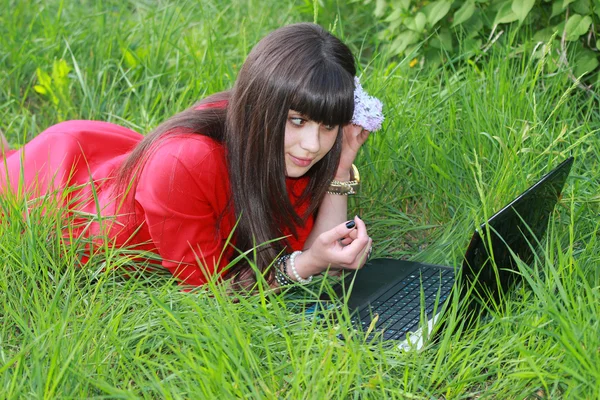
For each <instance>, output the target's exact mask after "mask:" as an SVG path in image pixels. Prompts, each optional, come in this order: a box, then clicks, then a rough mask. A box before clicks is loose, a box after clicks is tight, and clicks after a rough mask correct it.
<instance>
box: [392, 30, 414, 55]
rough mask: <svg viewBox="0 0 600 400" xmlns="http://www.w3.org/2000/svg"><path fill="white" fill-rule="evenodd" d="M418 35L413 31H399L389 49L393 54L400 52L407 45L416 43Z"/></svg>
mask: <svg viewBox="0 0 600 400" xmlns="http://www.w3.org/2000/svg"><path fill="white" fill-rule="evenodd" d="M419 37H420V35H419V34H418V33H417V32H415V31H404V32H401V33H400V34H398V36H396V39H394V41H393V42H392V44H391V45H390V51H391V52H392V53H393V54H402V53H403V52H404V50H406V48H407V47H408V46H409V45H411V44H415V43H417V42H418V41H419Z"/></svg>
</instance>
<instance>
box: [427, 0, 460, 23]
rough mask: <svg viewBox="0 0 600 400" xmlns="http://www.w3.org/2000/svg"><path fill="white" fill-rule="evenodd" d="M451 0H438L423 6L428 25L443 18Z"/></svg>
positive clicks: (448, 9)
mask: <svg viewBox="0 0 600 400" xmlns="http://www.w3.org/2000/svg"><path fill="white" fill-rule="evenodd" d="M452 1H453V0H438V1H434V2H433V3H430V4H428V5H427V6H425V7H423V12H425V14H426V15H427V22H429V26H432V27H433V26H434V25H435V24H437V23H438V21H439V20H441V19H442V18H444V17H445V16H446V14H448V11H450V7H451V6H452Z"/></svg>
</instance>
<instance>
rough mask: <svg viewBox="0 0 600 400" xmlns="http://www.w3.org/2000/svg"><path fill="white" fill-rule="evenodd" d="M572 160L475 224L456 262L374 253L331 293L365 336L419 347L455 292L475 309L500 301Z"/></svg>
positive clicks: (529, 252) (540, 231) (527, 257)
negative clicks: (453, 264) (345, 303)
mask: <svg viewBox="0 0 600 400" xmlns="http://www.w3.org/2000/svg"><path fill="white" fill-rule="evenodd" d="M572 164H573V157H570V158H568V159H567V160H565V161H564V162H562V163H561V164H560V165H559V166H558V167H556V168H555V169H554V170H552V171H551V172H549V173H548V174H546V175H545V176H544V177H542V178H541V179H540V180H539V181H538V182H537V183H536V184H534V185H533V186H531V187H530V188H529V189H527V190H526V191H525V192H524V193H523V194H521V195H520V196H518V197H517V198H516V199H515V200H513V201H512V202H510V204H508V205H507V206H506V207H504V208H503V209H502V210H500V211H499V212H497V213H496V214H494V216H492V217H491V218H490V219H489V220H488V221H487V223H484V224H482V225H481V226H480V228H479V229H477V230H475V232H474V233H473V237H472V238H471V242H470V244H469V246H468V248H467V251H466V253H465V256H464V260H463V263H462V266H461V267H460V268H454V267H448V266H442V265H432V264H426V263H421V262H414V261H402V260H395V259H387V258H380V259H373V260H371V261H369V262H368V263H367V264H366V265H365V266H364V267H363V269H361V270H359V271H355V272H346V273H345V274H344V278H343V279H342V281H341V282H340V283H339V284H338V285H336V286H335V287H334V289H335V292H336V295H337V296H338V297H339V298H344V297H345V296H347V298H348V307H349V309H350V311H351V312H352V316H353V321H354V323H355V324H356V325H357V326H359V327H360V328H361V329H363V330H365V331H367V330H368V331H370V332H371V333H370V337H368V338H367V339H371V337H373V336H374V337H382V338H383V339H386V340H398V341H400V345H401V346H402V347H404V346H409V347H410V346H412V347H413V348H414V347H417V348H419V347H420V346H421V345H422V344H423V332H422V329H423V327H426V329H427V330H428V331H429V332H431V331H432V330H433V329H434V328H435V324H436V321H438V319H439V317H440V316H441V314H442V313H443V312H444V310H445V309H446V305H447V304H448V303H449V302H450V297H451V293H453V292H452V291H453V290H454V291H455V292H454V293H456V294H457V296H459V297H460V298H461V299H464V298H466V297H469V298H471V297H472V298H473V299H477V301H472V302H471V301H468V302H466V303H468V304H471V305H470V306H469V307H471V308H473V307H472V305H473V304H476V303H477V304H481V302H489V301H499V300H500V299H501V296H502V294H503V293H506V291H507V290H508V289H509V288H510V287H511V286H512V284H513V283H515V282H516V281H517V279H518V277H519V273H518V272H519V270H518V267H517V264H516V259H517V258H518V259H520V260H521V261H522V262H524V263H527V264H529V263H530V262H531V261H532V260H533V258H534V256H535V251H536V250H535V249H536V247H537V244H538V243H539V242H540V241H541V239H542V237H543V236H544V234H545V232H546V228H547V226H548V220H549V218H550V215H551V213H552V211H553V209H554V207H555V205H556V203H557V201H558V199H559V197H560V193H561V191H562V189H563V186H564V184H565V181H566V179H567V176H568V175H569V171H570V170H571V166H572ZM323 300H326V298H323ZM422 317H423V318H427V323H425V321H421V319H422ZM436 329H438V330H439V327H438V328H436Z"/></svg>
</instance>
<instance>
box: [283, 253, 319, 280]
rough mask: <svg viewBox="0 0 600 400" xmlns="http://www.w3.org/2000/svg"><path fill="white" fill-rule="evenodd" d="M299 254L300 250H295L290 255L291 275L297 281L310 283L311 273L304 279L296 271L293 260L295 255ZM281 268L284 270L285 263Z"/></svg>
mask: <svg viewBox="0 0 600 400" xmlns="http://www.w3.org/2000/svg"><path fill="white" fill-rule="evenodd" d="M299 254H302V252H301V251H295V252H293V253H292V255H291V256H290V269H291V271H292V275H293V276H294V278H295V279H296V281H298V283H301V284H303V285H306V284H307V283H310V282H311V281H312V279H313V277H312V275H311V276H309V277H308V278H307V279H304V278H302V277H301V276H300V274H299V273H298V271H296V264H295V260H296V256H298V255H299ZM283 269H284V270H285V264H284V266H283Z"/></svg>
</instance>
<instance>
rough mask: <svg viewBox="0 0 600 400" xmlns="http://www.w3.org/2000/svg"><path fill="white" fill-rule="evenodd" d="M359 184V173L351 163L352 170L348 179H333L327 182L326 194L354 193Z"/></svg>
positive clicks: (347, 194) (343, 194)
mask: <svg viewBox="0 0 600 400" xmlns="http://www.w3.org/2000/svg"><path fill="white" fill-rule="evenodd" d="M359 186H360V174H359V173H358V168H356V165H354V164H352V170H351V174H350V180H349V181H336V180H333V181H331V183H330V184H329V189H328V190H327V193H328V194H338V195H342V196H350V195H353V194H356V192H357V191H358V187H359Z"/></svg>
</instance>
